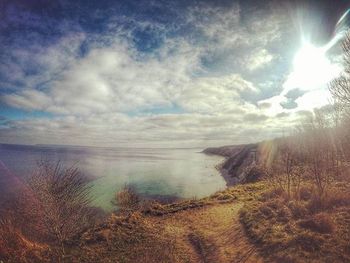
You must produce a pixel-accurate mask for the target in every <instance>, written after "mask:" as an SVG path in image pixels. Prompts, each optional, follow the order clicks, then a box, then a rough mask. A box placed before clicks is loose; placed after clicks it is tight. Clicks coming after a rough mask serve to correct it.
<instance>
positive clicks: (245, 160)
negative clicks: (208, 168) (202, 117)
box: [202, 144, 258, 187]
mask: <svg viewBox="0 0 350 263" xmlns="http://www.w3.org/2000/svg"><path fill="white" fill-rule="evenodd" d="M257 147H258V144H241V145H228V146H221V147H210V148H206V149H204V150H203V151H202V152H203V153H205V154H208V155H217V156H222V157H224V158H225V159H224V160H223V161H222V162H220V163H218V164H217V165H215V169H216V170H218V171H219V173H220V175H221V176H222V177H223V178H224V180H225V182H226V187H231V186H234V185H237V184H239V183H242V182H244V180H245V179H246V169H247V168H248V167H249V166H251V165H253V164H255V161H256V158H257V157H256V152H257Z"/></svg>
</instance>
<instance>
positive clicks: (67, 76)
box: [0, 5, 305, 146]
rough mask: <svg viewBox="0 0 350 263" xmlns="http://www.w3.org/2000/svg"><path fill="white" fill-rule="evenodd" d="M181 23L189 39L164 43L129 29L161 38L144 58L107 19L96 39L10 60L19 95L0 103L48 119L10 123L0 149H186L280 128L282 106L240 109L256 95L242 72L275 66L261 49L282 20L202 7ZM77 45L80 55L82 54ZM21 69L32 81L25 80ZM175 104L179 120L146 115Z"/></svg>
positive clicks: (78, 39)
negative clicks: (34, 146)
mask: <svg viewBox="0 0 350 263" xmlns="http://www.w3.org/2000/svg"><path fill="white" fill-rule="evenodd" d="M186 18H187V20H185V21H184V22H182V23H183V25H184V26H185V27H186V28H191V30H192V29H193V35H195V36H196V37H193V35H192V34H188V35H185V36H182V35H181V36H179V35H176V36H172V37H169V36H166V34H165V33H164V32H165V31H166V30H168V29H166V28H165V27H163V26H161V25H158V24H156V25H154V24H152V23H151V24H150V23H136V22H135V21H134V22H135V23H136V24H137V25H136V26H139V27H142V28H146V27H150V28H152V30H155V31H157V30H158V31H159V34H160V35H159V36H158V37H160V38H162V44H161V45H160V47H159V48H157V49H156V50H153V51H152V52H148V53H147V52H140V51H139V50H137V48H136V46H135V44H134V43H133V42H132V32H131V31H130V32H129V31H125V29H123V28H122V29H121V28H120V27H118V21H117V22H116V21H113V19H111V21H110V25H109V27H108V28H109V31H108V32H109V33H106V34H104V35H88V34H85V33H78V34H68V35H67V36H66V37H64V38H62V39H61V40H60V41H58V42H57V43H56V44H54V45H52V46H49V47H47V48H42V49H40V48H38V50H39V52H37V53H35V52H33V50H31V49H28V50H26V49H23V50H17V51H15V53H14V54H13V55H14V56H15V57H16V58H17V60H18V61H20V62H21V63H19V64H17V63H12V64H11V65H10V64H9V65H10V66H11V67H9V68H8V70H12V69H15V70H14V71H13V76H11V78H9V85H10V86H11V87H12V86H13V85H15V84H14V83H21V85H22V87H21V88H13V89H11V92H7V94H5V95H2V96H1V101H2V102H4V103H6V104H7V105H10V106H13V107H17V108H20V109H24V110H29V111H33V110H34V111H35V110H38V111H44V112H49V113H52V114H53V115H54V117H52V118H28V119H24V120H17V121H12V122H11V123H10V124H8V125H7V127H6V129H0V140H1V141H6V142H19V143H20V142H22V143H26V142H27V143H28V142H30V143H57V144H59V143H62V144H82V145H103V146H115V145H131V144H133V145H147V144H152V145H169V144H171V145H177V146H179V145H181V143H182V145H183V146H191V145H208V144H211V145H218V144H231V143H245V142H253V141H257V140H259V139H264V138H267V137H272V136H273V135H276V134H278V133H279V131H280V130H281V123H280V121H279V120H278V118H274V116H275V115H276V114H278V113H279V112H281V111H282V110H283V109H281V106H279V108H276V107H278V105H279V103H280V101H279V100H278V99H270V100H266V101H262V102H261V103H263V102H268V103H270V104H272V107H270V108H269V109H268V110H270V111H272V112H273V114H271V113H269V112H267V111H266V108H265V109H263V108H259V107H258V106H256V105H255V104H254V103H252V102H249V101H247V100H245V99H244V98H245V96H246V95H247V94H248V95H251V96H253V95H254V96H256V95H258V94H259V92H260V90H259V89H258V88H257V87H258V86H257V85H256V84H255V83H254V82H253V81H249V80H248V79H245V78H244V77H243V76H244V75H243V74H242V72H246V71H255V70H256V69H262V68H264V67H265V66H266V65H269V64H271V63H273V62H275V60H274V58H275V57H276V56H275V54H273V53H271V51H269V49H268V45H270V44H271V43H273V42H275V41H277V42H278V41H279V40H280V37H281V35H280V31H281V23H279V21H284V20H285V18H283V17H281V16H277V15H276V14H275V13H273V12H272V13H259V14H258V15H254V13H253V14H252V15H251V16H249V17H246V18H245V19H242V14H241V10H240V8H239V6H238V5H237V6H235V7H234V8H230V9H225V8H216V7H208V6H201V7H198V8H193V9H191V10H189V12H188V14H186ZM131 30H133V29H131ZM161 34H164V35H161ZM197 34H198V35H197ZM83 44H84V45H87V48H86V50H85V52H83V54H82V51H81V46H82V45H83ZM215 58H217V59H216V60H215ZM205 60H207V61H209V63H208V64H209V65H205V63H203V61H205ZM221 62H222V65H221V66H222V67H221V68H220V67H218V68H219V69H218V70H217V71H215V70H216V68H215V66H216V63H218V64H220V63H221ZM28 65H35V66H36V67H37V71H38V72H37V73H33V74H29V75H28V74H26V72H25V71H26V70H28ZM211 68H214V69H213V71H211ZM3 70H4V71H6V69H3ZM6 72H7V71H6ZM261 83H263V81H262V82H261ZM300 103H301V104H303V103H304V102H302V101H300ZM304 104H305V103H304ZM174 105H175V106H176V107H179V108H180V109H181V113H172V114H169V113H167V114H164V113H162V114H157V112H156V111H152V109H154V108H171V107H174ZM146 110H150V111H148V112H149V113H147V111H146ZM132 112H141V113H142V112H143V114H139V115H138V114H131V113H132ZM267 115H268V116H267ZM288 118H289V117H288V116H287V117H286V119H288ZM292 118H293V117H291V119H290V120H292ZM291 123H292V122H289V123H287V125H291ZM263 127H264V129H262V128H263Z"/></svg>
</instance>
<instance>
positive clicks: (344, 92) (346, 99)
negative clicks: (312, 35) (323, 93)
mask: <svg viewBox="0 0 350 263" xmlns="http://www.w3.org/2000/svg"><path fill="white" fill-rule="evenodd" d="M342 49H343V64H344V72H343V74H342V75H341V76H339V77H338V78H336V79H334V80H333V81H331V83H330V85H329V89H330V92H331V93H332V95H333V97H334V99H335V100H336V102H338V103H340V104H341V105H343V106H344V107H346V108H347V109H350V32H349V33H348V34H347V35H346V37H345V40H344V41H343V44H342Z"/></svg>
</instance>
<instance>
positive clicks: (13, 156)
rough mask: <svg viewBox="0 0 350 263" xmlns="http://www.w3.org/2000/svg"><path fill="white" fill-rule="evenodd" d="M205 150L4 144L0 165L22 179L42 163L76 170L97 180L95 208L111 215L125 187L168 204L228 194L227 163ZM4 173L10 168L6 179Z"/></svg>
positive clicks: (2, 171) (94, 182)
mask: <svg viewBox="0 0 350 263" xmlns="http://www.w3.org/2000/svg"><path fill="white" fill-rule="evenodd" d="M201 150H202V149H146V148H142V149H141V148H137V149H135V148H133V149H132V148H88V147H54V146H53V147H51V146H50V147H48V146H44V147H43V146H16V145H1V144H0V161H2V164H1V163H0V164H1V165H2V166H5V167H6V169H8V170H9V171H10V172H11V174H13V175H16V176H18V177H22V178H25V177H26V176H29V175H30V172H31V171H32V170H33V169H34V168H35V165H36V162H37V161H38V160H41V159H45V160H46V159H49V160H53V161H57V160H60V161H61V162H62V163H63V164H64V165H73V164H76V165H77V167H78V168H79V169H80V171H82V172H83V173H84V174H85V175H86V176H87V177H89V178H91V179H93V181H92V184H93V196H94V203H95V205H97V206H99V207H102V208H104V209H106V210H109V209H112V205H111V200H112V199H113V197H114V194H115V192H116V191H118V190H120V189H121V188H122V187H123V186H124V185H129V186H132V187H134V188H135V189H136V191H137V192H138V193H140V194H142V195H145V196H151V197H153V196H157V197H164V198H166V197H180V198H191V197H198V198H199V197H203V196H207V195H210V194H212V193H214V192H215V191H217V190H220V189H223V188H225V181H224V180H223V178H222V177H221V176H220V174H219V173H218V171H217V170H216V169H215V165H216V164H218V163H219V162H221V161H222V160H223V158H222V157H218V156H208V155H205V154H203V153H200V151H201ZM1 173H4V168H3V169H2V170H1V169H0V176H1ZM0 182H1V181H0ZM0 190H1V189H0Z"/></svg>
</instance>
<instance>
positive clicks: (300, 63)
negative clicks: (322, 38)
mask: <svg viewBox="0 0 350 263" xmlns="http://www.w3.org/2000/svg"><path fill="white" fill-rule="evenodd" d="M326 52H327V49H325V48H324V47H315V46H313V45H312V44H310V43H304V44H303V46H302V47H301V48H300V49H299V51H298V52H297V53H296V54H295V57H294V60H293V72H292V74H291V78H290V81H291V83H290V85H292V86H294V88H299V89H302V90H312V89H317V88H321V86H324V85H326V84H327V83H328V82H329V81H331V80H332V79H333V78H334V77H336V76H337V74H338V73H339V67H338V66H337V65H335V64H333V63H332V62H331V61H330V60H329V59H328V57H327V55H326Z"/></svg>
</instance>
